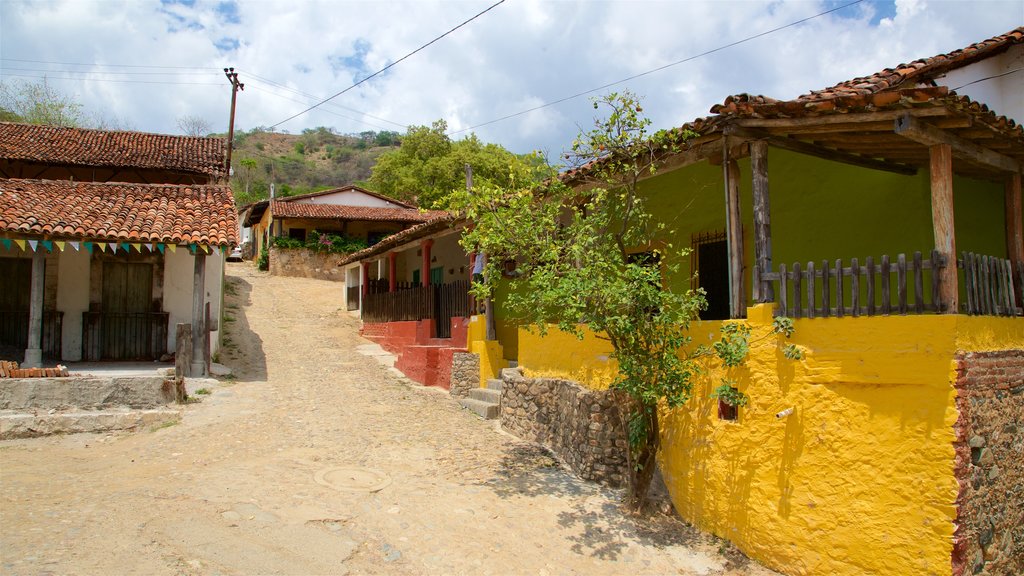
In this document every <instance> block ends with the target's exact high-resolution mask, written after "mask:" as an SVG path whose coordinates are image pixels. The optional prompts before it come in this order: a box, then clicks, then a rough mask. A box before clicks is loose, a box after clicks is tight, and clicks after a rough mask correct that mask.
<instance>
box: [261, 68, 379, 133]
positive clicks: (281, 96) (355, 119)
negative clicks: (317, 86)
mask: <svg viewBox="0 0 1024 576" xmlns="http://www.w3.org/2000/svg"><path fill="white" fill-rule="evenodd" d="M246 74H247V75H248V72H246ZM249 82H250V84H249V87H250V88H252V89H253V90H256V91H258V92H263V93H265V94H270V95H271V96H276V97H278V98H281V99H283V100H288V101H289V102H295V103H297V104H302V105H306V104H308V102H303V101H302V100H296V99H295V98H289V97H288V96H285V95H284V94H279V93H277V92H274V91H273V90H267V89H266V88H261V87H260V86H258V85H254V84H252V80H250V81H249ZM313 98H314V99H316V97H313ZM323 111H324V112H327V113H328V114H333V115H335V116H337V117H339V118H344V119H345V120H349V121H352V122H356V123H359V124H365V125H367V126H372V127H374V128H377V129H380V130H387V129H388V128H387V127H385V126H380V125H377V124H374V123H373V122H367V121H366V120H360V119H359V118H352V117H351V116H345V115H344V114H341V113H338V112H335V111H334V110H331V109H329V108H323ZM367 116H369V115H367ZM371 117H372V116H371Z"/></svg>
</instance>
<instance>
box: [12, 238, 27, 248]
mask: <svg viewBox="0 0 1024 576" xmlns="http://www.w3.org/2000/svg"><path fill="white" fill-rule="evenodd" d="M14 243H15V244H17V245H18V248H21V249H22V250H25V246H26V244H27V243H26V242H25V241H24V240H18V239H15V240H14Z"/></svg>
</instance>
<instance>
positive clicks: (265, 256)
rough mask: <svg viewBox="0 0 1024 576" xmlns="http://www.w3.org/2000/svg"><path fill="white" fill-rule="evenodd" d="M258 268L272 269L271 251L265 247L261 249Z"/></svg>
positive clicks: (257, 261) (257, 263)
mask: <svg viewBox="0 0 1024 576" xmlns="http://www.w3.org/2000/svg"><path fill="white" fill-rule="evenodd" d="M256 268H257V269H258V270H263V271H264V272H266V271H267V270H270V251H269V250H267V249H266V248H265V247H264V248H263V250H262V251H260V257H259V259H257V260H256Z"/></svg>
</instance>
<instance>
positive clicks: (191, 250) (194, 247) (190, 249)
mask: <svg viewBox="0 0 1024 576" xmlns="http://www.w3.org/2000/svg"><path fill="white" fill-rule="evenodd" d="M197 250H199V246H196V245H195V244H189V245H188V251H189V252H191V253H193V254H195V253H196V251H197Z"/></svg>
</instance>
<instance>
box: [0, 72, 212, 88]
mask: <svg viewBox="0 0 1024 576" xmlns="http://www.w3.org/2000/svg"><path fill="white" fill-rule="evenodd" d="M6 76H13V77H15V78H38V79H40V80H76V81H84V82H112V83H114V84H170V85H173V86H223V84H218V83H212V82H162V81H158V80H113V79H110V78H82V77H78V78H68V77H65V76H48V75H45V74H44V75H42V76H37V75H32V74H6Z"/></svg>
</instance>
